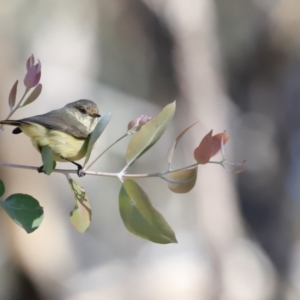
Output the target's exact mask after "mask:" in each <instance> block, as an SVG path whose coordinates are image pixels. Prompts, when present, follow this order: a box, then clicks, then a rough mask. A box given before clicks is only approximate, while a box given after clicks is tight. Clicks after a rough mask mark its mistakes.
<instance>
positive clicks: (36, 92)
mask: <svg viewBox="0 0 300 300" xmlns="http://www.w3.org/2000/svg"><path fill="white" fill-rule="evenodd" d="M42 89H43V86H42V84H41V83H39V84H38V85H37V86H36V87H35V88H34V90H33V91H32V92H31V94H30V95H29V96H28V98H27V99H26V100H25V102H24V103H23V105H22V106H26V105H28V104H30V103H32V102H33V101H35V100H36V99H37V98H38V97H39V95H40V94H41V92H42Z"/></svg>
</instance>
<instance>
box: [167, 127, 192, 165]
mask: <svg viewBox="0 0 300 300" xmlns="http://www.w3.org/2000/svg"><path fill="white" fill-rule="evenodd" d="M197 123H198V122H195V123H194V124H192V125H190V126H189V127H187V128H185V129H184V130H183V131H181V132H180V134H179V135H178V136H177V137H176V139H175V141H174V142H173V144H172V145H171V147H170V149H169V151H168V155H167V159H168V162H169V164H170V165H171V163H172V158H173V154H174V151H175V149H176V146H177V144H178V142H179V141H180V139H181V138H182V137H183V136H184V135H185V134H186V132H187V131H188V130H189V129H191V128H192V127H193V126H194V125H196V124H197Z"/></svg>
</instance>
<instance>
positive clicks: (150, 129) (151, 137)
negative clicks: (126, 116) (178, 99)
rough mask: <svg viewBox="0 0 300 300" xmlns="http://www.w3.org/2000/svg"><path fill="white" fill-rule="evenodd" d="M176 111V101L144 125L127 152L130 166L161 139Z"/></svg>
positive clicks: (134, 136)
mask: <svg viewBox="0 0 300 300" xmlns="http://www.w3.org/2000/svg"><path fill="white" fill-rule="evenodd" d="M175 109H176V103H175V101H174V102H172V103H170V104H168V105H167V106H165V107H164V108H163V110H162V111H161V112H160V113H159V114H158V116H157V117H155V118H153V119H152V120H150V121H149V122H147V123H146V124H145V125H143V126H142V128H141V129H140V131H138V132H137V133H135V134H134V135H133V136H132V138H131V140H130V142H129V145H128V148H127V152H126V161H127V164H128V165H131V164H132V163H133V162H134V161H135V160H136V159H137V158H139V157H140V156H141V155H142V154H144V153H145V152H146V151H147V150H149V149H150V148H151V147H152V146H153V145H154V144H155V143H156V142H157V141H158V140H159V139H160V137H161V136H162V134H163V133H164V131H165V130H166V128H167V126H168V124H169V123H170V121H171V120H172V118H173V116H174V113H175Z"/></svg>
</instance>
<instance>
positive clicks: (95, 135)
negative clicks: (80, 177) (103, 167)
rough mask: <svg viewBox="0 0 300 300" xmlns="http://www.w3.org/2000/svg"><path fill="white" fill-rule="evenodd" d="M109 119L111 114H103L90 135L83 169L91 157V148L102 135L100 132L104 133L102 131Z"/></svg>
mask: <svg viewBox="0 0 300 300" xmlns="http://www.w3.org/2000/svg"><path fill="white" fill-rule="evenodd" d="M110 119H111V113H107V114H105V115H104V116H103V117H102V118H101V119H100V121H99V122H98V124H97V125H96V127H95V129H94V130H93V132H92V133H91V135H90V139H89V144H88V148H87V152H86V156H85V161H84V164H83V167H84V166H85V165H86V164H87V162H88V161H89V159H90V156H91V152H92V150H93V146H94V144H95V143H96V141H97V140H98V138H99V137H100V135H101V134H102V132H103V131H104V129H105V127H106V126H107V124H108V123H109V121H110Z"/></svg>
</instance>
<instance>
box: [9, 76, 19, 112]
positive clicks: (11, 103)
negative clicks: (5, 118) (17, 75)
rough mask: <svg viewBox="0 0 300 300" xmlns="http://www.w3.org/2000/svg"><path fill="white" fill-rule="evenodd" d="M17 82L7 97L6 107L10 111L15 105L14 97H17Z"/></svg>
mask: <svg viewBox="0 0 300 300" xmlns="http://www.w3.org/2000/svg"><path fill="white" fill-rule="evenodd" d="M18 82H19V81H18V80H17V81H16V82H15V83H14V85H13V86H12V88H11V90H10V93H9V96H8V105H9V107H10V109H13V108H14V106H15V103H16V97H17V89H18Z"/></svg>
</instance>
